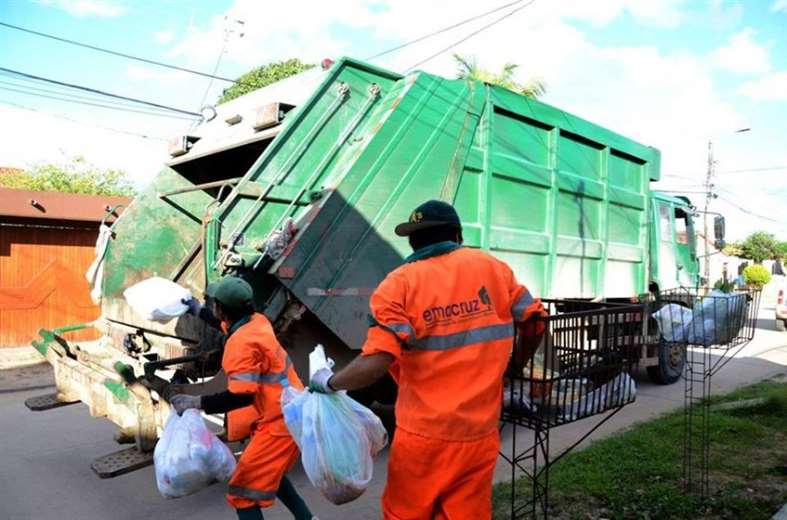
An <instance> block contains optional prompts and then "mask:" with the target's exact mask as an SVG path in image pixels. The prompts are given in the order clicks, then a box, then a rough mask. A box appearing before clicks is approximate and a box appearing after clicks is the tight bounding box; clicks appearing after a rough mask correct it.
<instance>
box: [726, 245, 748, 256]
mask: <svg viewBox="0 0 787 520" xmlns="http://www.w3.org/2000/svg"><path fill="white" fill-rule="evenodd" d="M721 252H722V253H724V254H725V255H727V256H742V255H743V249H741V243H740V242H730V243H729V244H727V245H726V246H724V249H722V250H721Z"/></svg>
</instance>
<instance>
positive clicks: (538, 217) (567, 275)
mask: <svg viewBox="0 0 787 520" xmlns="http://www.w3.org/2000/svg"><path fill="white" fill-rule="evenodd" d="M316 78H317V80H318V83H317V84H316V86H314V87H313V88H312V89H311V91H312V92H311V94H310V95H309V96H308V97H306V99H305V100H303V101H302V102H300V103H299V104H298V106H297V107H294V108H293V107H291V106H290V105H288V104H287V103H284V102H281V103H278V102H276V103H267V104H266V105H265V106H262V107H259V110H257V111H256V112H253V113H251V114H252V115H248V114H247V112H248V111H247V112H243V114H241V113H240V112H239V113H238V114H233V111H234V107H235V106H240V104H242V103H240V102H238V103H236V102H230V103H228V104H227V105H226V106H224V105H222V106H219V107H218V108H217V110H218V112H219V114H220V116H217V118H216V120H214V121H213V122H210V123H205V125H212V126H211V127H210V128H214V129H215V128H219V129H223V130H222V131H225V130H227V129H230V130H231V127H233V126H234V125H238V124H241V123H238V121H243V120H244V118H245V119H246V120H248V121H247V122H248V123H249V126H248V128H249V129H252V130H250V134H249V135H250V136H251V137H248V136H246V137H239V138H236V139H235V140H234V141H232V140H230V141H226V142H225V141H221V140H220V139H215V135H214V137H211V135H212V134H210V132H206V133H205V135H203V136H200V135H199V130H198V131H197V132H196V134H197V135H194V136H183V137H181V138H180V139H179V140H178V141H177V142H175V144H176V145H177V146H179V147H180V148H179V149H177V150H175V151H173V157H174V159H173V160H172V161H171V162H170V165H169V166H168V167H166V168H164V170H162V171H161V173H160V174H159V175H158V176H157V177H156V179H155V180H154V181H153V182H152V183H151V184H150V185H149V186H148V187H147V188H146V189H145V190H144V191H143V192H142V193H141V194H140V195H139V196H138V197H137V198H136V199H135V200H134V202H133V203H132V204H131V205H130V206H129V207H128V208H127V210H126V211H125V212H124V213H123V215H122V216H121V217H120V218H119V219H118V221H117V222H116V223H115V224H114V226H113V239H112V240H111V241H110V244H109V247H108V250H107V252H106V256H105V265H104V273H105V275H104V280H103V300H102V317H101V319H100V320H99V322H97V323H96V324H95V326H96V327H98V328H99V329H100V330H101V331H102V332H103V334H104V339H103V340H102V342H99V344H98V346H92V347H83V348H82V350H84V351H85V352H92V355H93V358H92V361H91V358H90V357H89V356H88V357H86V356H82V357H83V358H84V359H81V360H80V359H78V358H79V356H78V355H74V351H75V350H79V349H80V347H79V346H74V345H69V344H68V343H67V342H56V341H53V340H52V338H51V337H49V338H48V341H45V342H38V343H37V345H38V348H39V349H40V350H41V351H42V352H43V353H44V354H45V355H47V358H48V359H49V360H50V362H52V363H53V365H55V371H56V375H58V387H59V390H60V391H61V393H62V394H63V396H64V397H63V398H64V399H79V400H82V401H84V402H87V403H88V404H89V405H91V411H94V412H95V414H96V415H105V416H107V417H109V418H110V419H111V420H113V421H115V422H116V423H118V424H119V425H120V426H121V427H122V428H125V429H131V430H133V433H134V434H135V435H136V437H137V440H138V445H140V447H141V448H143V449H144V448H145V447H146V444H145V441H144V439H143V440H140V438H141V437H144V436H145V435H148V436H150V433H149V432H150V428H151V426H150V425H151V424H153V425H157V426H160V425H161V424H162V422H163V417H162V414H163V411H162V410H165V408H166V404H165V403H164V401H163V400H160V399H159V398H158V395H157V394H156V393H155V391H153V392H151V391H150V390H151V388H155V385H154V384H151V381H152V380H153V379H157V377H156V376H153V371H152V370H151V369H150V368H151V367H150V366H148V374H147V376H148V377H144V376H145V364H146V363H150V362H151V361H157V362H161V361H166V360H167V359H170V358H175V357H179V356H184V355H189V354H195V353H196V354H198V353H201V352H205V351H207V350H210V349H211V348H215V346H216V345H217V339H216V336H215V334H211V333H210V331H208V330H207V329H206V327H205V325H204V324H203V323H201V322H200V321H199V320H197V319H194V318H192V317H191V316H184V317H182V318H180V319H178V320H174V321H173V322H171V323H169V324H166V325H162V324H158V323H153V322H149V321H146V320H143V319H142V318H141V317H139V316H138V315H135V314H134V312H133V311H132V310H131V309H130V308H129V307H128V305H127V304H126V302H125V300H124V298H123V291H124V289H126V288H127V287H129V286H131V285H132V284H134V283H136V282H138V281H140V280H143V279H146V278H148V277H151V276H163V277H166V278H170V279H172V280H174V281H176V282H178V283H179V284H181V285H184V286H186V287H188V288H189V289H191V290H192V293H193V294H195V295H197V296H199V297H201V296H202V290H203V289H204V287H205V284H206V283H207V282H208V281H212V280H215V279H218V278H220V277H221V276H223V275H224V274H226V273H235V274H239V275H241V276H244V277H246V278H247V279H248V280H249V281H250V282H251V283H252V285H253V286H254V288H255V293H256V298H257V305H258V307H259V308H260V309H262V310H263V312H265V314H266V315H267V316H268V317H269V318H270V319H271V321H272V322H273V323H274V324H275V326H276V329H277V331H279V333H280V334H281V337H282V338H283V339H282V340H283V342H284V343H285V345H286V346H287V347H288V348H289V349H290V350H291V353H292V355H293V358H294V360H295V364H296V366H297V367H298V369H299V372H301V373H302V375H303V371H304V370H305V368H306V363H305V355H306V353H307V352H308V351H309V350H311V348H312V347H313V346H314V344H316V343H318V342H319V343H323V344H325V345H326V346H327V347H328V349H329V352H330V354H331V355H333V356H334V357H335V358H337V359H339V360H340V362H346V361H347V360H348V359H350V358H351V357H352V356H353V355H354V352H355V351H357V349H359V348H360V346H361V345H362V342H363V340H364V337H365V333H366V328H367V326H368V325H367V320H366V315H367V313H368V300H369V296H370V294H371V292H372V291H373V289H374V288H375V287H376V286H377V284H378V283H379V282H380V281H381V280H382V279H383V278H384V276H385V275H386V274H387V273H388V272H389V271H391V270H392V269H394V268H395V267H396V266H398V265H400V264H401V262H402V259H403V258H404V257H405V256H406V255H408V254H409V253H410V250H409V246H408V244H407V241H406V240H405V239H402V238H400V237H397V236H395V235H394V232H393V229H394V226H395V225H396V224H397V223H399V222H401V221H405V220H407V219H408V217H409V215H410V212H411V211H412V210H413V208H414V207H415V206H416V205H418V204H419V203H421V202H423V201H426V200H428V199H433V198H434V199H442V200H446V201H448V202H451V203H453V204H454V205H455V206H456V208H457V211H458V212H459V215H460V217H461V219H462V222H463V229H464V240H465V245H466V246H468V247H475V248H480V249H483V250H485V251H488V252H490V253H491V254H493V255H495V256H497V257H499V258H501V259H502V260H505V261H506V262H507V263H508V264H509V265H511V267H512V268H513V270H514V271H515V273H516V275H517V277H518V279H519V280H520V281H521V282H523V283H524V284H526V285H527V286H528V287H529V288H530V290H531V291H532V292H533V293H535V294H537V295H541V296H544V297H566V298H579V299H598V298H610V299H611V298H614V299H631V298H636V297H638V296H640V295H643V294H645V293H647V292H648V291H649V290H653V289H654V288H656V287H659V288H663V289H666V288H670V287H676V286H679V285H690V286H693V285H696V283H697V282H698V262H697V256H696V252H695V243H694V240H695V239H694V232H693V224H692V209H691V206H690V203H689V201H688V200H687V199H684V198H676V197H669V196H666V195H663V194H658V193H655V192H653V191H652V190H651V183H652V182H655V181H658V180H659V175H660V171H659V169H660V164H659V163H660V154H659V152H658V150H656V149H654V148H651V147H647V146H644V145H642V144H639V143H637V142H635V141H632V140H630V139H627V138H625V137H623V136H621V135H619V134H616V133H614V132H611V131H609V130H606V129H604V128H602V127H600V126H597V125H595V124H592V123H590V122H588V121H585V120H583V119H580V118H578V117H575V116H573V115H571V114H568V113H566V112H563V111H561V110H559V109H557V108H554V107H551V106H549V105H547V104H544V103H541V102H539V101H536V100H533V99H529V98H526V97H523V96H520V95H517V94H515V93H513V92H511V91H508V90H506V89H503V88H500V87H496V86H490V85H487V84H483V83H479V82H473V81H464V80H449V79H444V78H441V77H437V76H434V75H430V74H427V73H423V72H415V73H413V74H410V75H407V76H402V75H399V74H396V73H392V72H389V71H385V70H381V69H378V68H375V67H373V66H370V65H368V64H365V63H362V62H358V61H355V60H351V59H342V60H339V61H337V62H336V63H335V64H334V65H333V66H332V67H331V68H330V70H328V71H326V72H324V73H321V74H320V75H319V76H316ZM290 80H291V81H292V82H296V81H298V78H297V77H296V78H291V79H290ZM290 80H287V81H290ZM293 84H294V83H293ZM277 88H286V84H285V85H284V86H279V87H277ZM263 90H265V89H263ZM254 114H256V115H254ZM251 119H253V121H251ZM279 120H282V121H281V122H279ZM277 123H278V124H277ZM243 124H245V123H243ZM227 131H229V130H227ZM211 140H213V142H214V143H218V144H216V145H215V146H211V145H210V143H211ZM289 219H292V222H293V223H294V225H295V226H296V228H297V234H296V235H295V237H294V238H293V239H292V241H291V242H290V243H289V245H287V247H286V249H284V251H283V252H282V254H281V255H272V254H270V252H269V251H268V252H266V244H268V243H269V241H270V238H271V235H272V233H274V232H276V231H277V230H280V229H282V228H283V227H287V226H288V222H289ZM45 339H46V338H45ZM85 359H87V361H85ZM665 359H667V360H668V358H664V355H663V353H660V352H659V345H658V344H657V343H656V344H654V345H651V346H649V347H647V348H645V349H643V354H642V360H643V363H644V364H646V365H654V366H656V367H658V365H659V362H661V364H662V365H664V363H665ZM673 361H674V360H673ZM679 361H680V362H681V363H682V360H679ZM118 362H120V363H122V364H123V366H124V367H126V374H125V375H124V376H123V377H118V374H117V372H118V370H117V366H118V365H117V363H118ZM163 365H166V363H163V364H162V366H163ZM111 367H115V371H114V372H115V373H113V372H112V370H111ZM181 368H182V369H183V370H185V372H186V373H187V374H190V375H197V373H198V372H200V371H204V370H205V363H200V364H194V363H187V364H184V365H181ZM217 368H218V367H217V365H215V364H214V367H213V368H212V370H214V371H215V369H217ZM662 368H664V367H663V366H662ZM89 370H93V371H94V372H95V373H91V374H88V375H87V377H83V376H85V373H86V372H87V371H89ZM209 372H210V369H209ZM77 373H79V374H82V376H80V377H76V378H75V375H76V374H77ZM129 373H132V375H131V376H129ZM96 374H98V375H96ZM199 375H205V374H204V373H200V374H199ZM208 375H210V373H209V374H208ZM662 376H663V374H662ZM657 377H658V376H657ZM662 379H668V378H665V377H662ZM107 381H109V383H107ZM159 383H161V381H159ZM118 385H120V386H119V387H118ZM99 387H100V388H99ZM113 388H114V390H113ZM118 388H120V389H122V390H130V392H129V391H127V392H126V393H123V392H120V391H119V390H118ZM119 393H120V394H122V397H124V398H125V401H122V400H121V399H120V398H119V397H118V394H119ZM110 394H111V395H110ZM140 400H141V401H144V403H142V404H143V405H144V406H141V405H140ZM93 401H100V402H101V403H104V404H102V405H101V406H99V405H95V406H94V405H93V404H92V402H93ZM148 401H149V403H148ZM162 407H164V408H162ZM94 408H95V410H94ZM126 409H128V410H130V411H127V410H126ZM143 409H144V410H153V411H152V412H150V413H152V414H153V419H152V422H151V420H147V422H146V423H145V424H147V426H146V428H147V429H145V428H143V427H141V426H139V425H140V424H141V423H143V422H145V420H144V418H142V414H143V412H140V411H139V410H143ZM144 413H148V412H144ZM135 421H136V423H135ZM135 428H136V429H135ZM154 429H155V428H154ZM143 430H144V432H147V433H144V432H143V433H140V431H143ZM148 444H149V443H148Z"/></svg>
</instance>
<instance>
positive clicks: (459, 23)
mask: <svg viewBox="0 0 787 520" xmlns="http://www.w3.org/2000/svg"><path fill="white" fill-rule="evenodd" d="M523 1H524V0H516V1H515V2H509V3H507V4H505V5H501V6H499V7H495V8H494V9H492V10H491V11H486V12H484V13H481V14H478V15H475V16H471V17H470V18H466V19H464V20H462V21H461V22H457V23H455V24H453V25H449V26H448V27H443V28H442V29H438V30H436V31H434V32H431V33H429V34H425V35H424V36H420V37H418V38H416V39H415V40H410V41H409V42H405V43H402V44H401V45H397V46H396V47H391V48H390V49H388V50H385V51H383V52H379V53H377V54H375V55H374V56H369V57H368V58H366V61H371V60H374V59H377V58H380V57H382V56H385V55H386V54H390V53H392V52H396V51H398V50H401V49H404V48H405V47H409V46H410V45H413V44H415V43H418V42H422V41H424V40H427V39H429V38H431V37H432V36H437V35H438V34H442V33H444V32H447V31H450V30H451V29H456V28H457V27H460V26H462V25H465V24H468V23H470V22H474V21H476V20H478V19H480V18H484V17H485V16H488V15H490V14H493V13H496V12H498V11H502V10H503V9H505V8H506V7H511V6H512V5H516V4H521V3H522V2H523Z"/></svg>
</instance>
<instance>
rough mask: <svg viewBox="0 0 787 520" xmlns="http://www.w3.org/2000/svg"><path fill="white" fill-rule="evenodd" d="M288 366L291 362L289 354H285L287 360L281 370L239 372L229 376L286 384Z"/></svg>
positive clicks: (236, 379) (265, 382) (237, 378)
mask: <svg viewBox="0 0 787 520" xmlns="http://www.w3.org/2000/svg"><path fill="white" fill-rule="evenodd" d="M290 366H292V362H291V361H290V356H287V361H286V362H285V365H284V370H283V371H282V372H266V373H264V374H260V373H258V372H241V373H239V374H232V375H231V376H229V377H230V379H233V380H235V381H248V382H250V383H260V384H269V385H273V384H276V383H280V384H281V385H282V386H287V384H289V380H288V374H289V371H290ZM285 383H286V384H285Z"/></svg>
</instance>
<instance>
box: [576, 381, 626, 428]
mask: <svg viewBox="0 0 787 520" xmlns="http://www.w3.org/2000/svg"><path fill="white" fill-rule="evenodd" d="M636 395H637V383H636V382H635V381H634V379H632V378H631V376H630V375H628V374H627V373H625V372H622V373H620V374H618V375H617V376H616V377H615V378H614V379H612V380H611V381H609V382H607V383H605V384H603V385H601V386H600V387H598V388H596V389H595V390H593V391H591V392H588V393H587V394H585V395H584V396H582V397H580V398H579V399H577V400H576V401H573V402H571V403H570V404H569V405H568V406H567V407H566V409H565V410H564V411H563V416H564V417H565V418H566V419H567V420H570V421H573V420H576V419H578V418H581V417H586V416H589V415H593V414H596V413H599V412H602V411H604V410H609V409H610V408H612V407H615V406H619V405H622V404H624V403H627V402H629V401H631V400H632V399H634V397H635V396H636Z"/></svg>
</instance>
